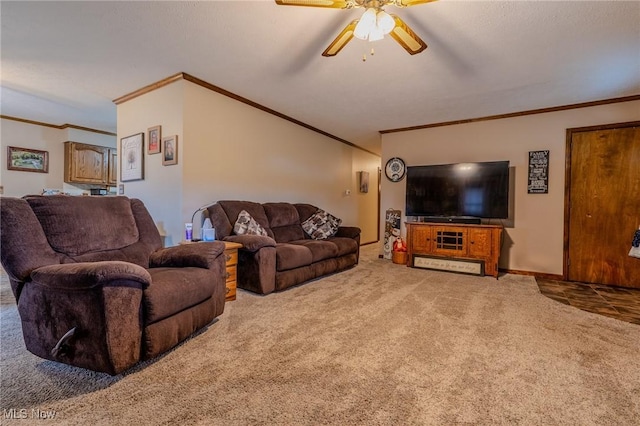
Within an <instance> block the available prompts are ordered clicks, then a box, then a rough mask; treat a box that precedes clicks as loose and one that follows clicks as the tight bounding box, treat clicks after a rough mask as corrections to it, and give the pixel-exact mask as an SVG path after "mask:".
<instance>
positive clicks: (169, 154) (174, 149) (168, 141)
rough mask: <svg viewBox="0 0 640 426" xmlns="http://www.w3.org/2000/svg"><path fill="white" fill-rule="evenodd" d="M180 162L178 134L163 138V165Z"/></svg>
mask: <svg viewBox="0 0 640 426" xmlns="http://www.w3.org/2000/svg"><path fill="white" fill-rule="evenodd" d="M172 164H178V136H177V135H174V136H167V137H166V138H162V165H163V166H170V165H172Z"/></svg>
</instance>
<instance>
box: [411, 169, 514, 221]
mask: <svg viewBox="0 0 640 426" xmlns="http://www.w3.org/2000/svg"><path fill="white" fill-rule="evenodd" d="M406 179H407V191H406V209H405V214H406V216H408V217H420V221H425V222H447V223H479V221H480V219H507V218H508V217H509V162H508V161H491V162H476V163H458V164H439V165H428V166H409V167H407V177H406Z"/></svg>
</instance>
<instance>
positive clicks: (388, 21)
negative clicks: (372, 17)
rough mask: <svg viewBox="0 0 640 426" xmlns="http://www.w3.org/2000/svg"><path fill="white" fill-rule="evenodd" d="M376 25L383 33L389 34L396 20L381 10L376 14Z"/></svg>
mask: <svg viewBox="0 0 640 426" xmlns="http://www.w3.org/2000/svg"><path fill="white" fill-rule="evenodd" d="M376 25H377V26H378V28H380V29H381V30H382V33H383V34H389V33H390V32H391V30H392V29H394V28H395V26H396V21H394V20H393V18H392V17H391V15H389V14H388V13H387V12H385V11H384V10H381V11H380V12H378V15H377V16H376Z"/></svg>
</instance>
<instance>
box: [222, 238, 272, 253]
mask: <svg viewBox="0 0 640 426" xmlns="http://www.w3.org/2000/svg"><path fill="white" fill-rule="evenodd" d="M224 240H225V241H229V242H232V243H240V244H242V249H241V250H243V251H250V252H252V253H253V252H256V251H258V250H260V249H261V248H263V247H275V246H276V240H274V239H273V238H271V237H265V236H262V235H229V236H228V237H225V239H224Z"/></svg>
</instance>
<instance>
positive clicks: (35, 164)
mask: <svg viewBox="0 0 640 426" xmlns="http://www.w3.org/2000/svg"><path fill="white" fill-rule="evenodd" d="M7 170H17V171H20V172H38V173H49V152H48V151H40V150H37V149H29V148H18V147H15V146H8V147H7Z"/></svg>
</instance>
